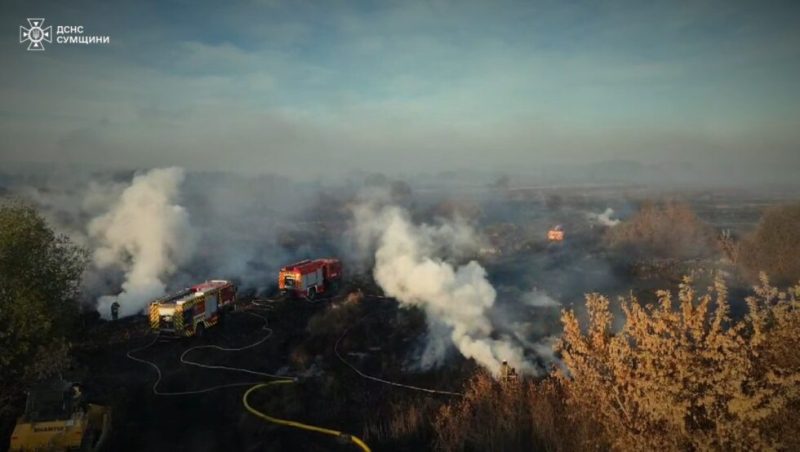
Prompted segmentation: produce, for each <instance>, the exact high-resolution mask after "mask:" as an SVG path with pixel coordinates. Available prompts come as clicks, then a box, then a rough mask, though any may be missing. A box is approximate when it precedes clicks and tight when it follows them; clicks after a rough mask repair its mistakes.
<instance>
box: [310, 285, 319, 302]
mask: <svg viewBox="0 0 800 452" xmlns="http://www.w3.org/2000/svg"><path fill="white" fill-rule="evenodd" d="M316 297H317V289H316V288H314V287H311V288H309V289H308V299H309V300H313V299H314V298H316Z"/></svg>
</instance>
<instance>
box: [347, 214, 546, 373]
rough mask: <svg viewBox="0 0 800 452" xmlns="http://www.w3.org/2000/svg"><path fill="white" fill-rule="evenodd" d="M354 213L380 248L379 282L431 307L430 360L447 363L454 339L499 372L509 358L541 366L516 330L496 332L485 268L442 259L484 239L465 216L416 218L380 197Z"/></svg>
mask: <svg viewBox="0 0 800 452" xmlns="http://www.w3.org/2000/svg"><path fill="white" fill-rule="evenodd" d="M354 217H355V229H356V233H357V237H358V239H359V240H360V244H361V245H365V244H368V245H370V246H371V247H374V249H375V252H374V258H375V266H374V269H373V275H374V278H375V281H376V282H377V283H378V284H379V285H380V286H381V288H382V289H383V290H384V292H385V293H386V295H388V296H390V297H393V298H396V299H397V300H398V301H399V302H400V303H402V304H404V305H409V306H418V307H420V308H422V309H423V310H424V311H425V313H426V317H427V321H428V326H429V328H428V330H429V331H428V344H427V347H426V350H425V351H424V353H423V357H422V361H423V365H424V364H436V363H440V362H441V361H442V360H443V358H444V356H443V355H444V353H445V352H446V350H447V348H448V344H449V343H452V344H453V345H455V346H456V348H457V349H458V350H459V351H460V352H461V354H462V355H464V356H465V357H467V358H473V359H474V360H475V361H476V362H477V363H478V364H480V365H481V366H483V367H485V368H487V369H489V370H490V371H491V372H493V373H495V374H497V373H498V372H499V371H500V366H501V363H502V361H508V362H509V364H510V365H512V366H514V367H516V368H517V369H519V370H520V371H522V372H534V371H535V368H534V366H533V365H531V364H530V363H529V362H527V361H526V359H525V356H524V352H523V349H522V347H520V346H519V345H518V344H517V343H516V342H515V341H514V340H513V339H512V338H511V337H496V336H495V334H496V331H495V328H494V326H493V325H492V323H491V320H490V318H489V315H488V314H489V311H490V310H491V308H492V306H493V305H494V303H495V299H496V295H497V294H496V292H495V289H494V287H492V285H491V284H490V283H489V281H488V279H487V276H486V271H485V270H484V268H483V267H481V266H480V265H479V264H478V263H477V262H475V261H469V262H468V263H466V264H464V265H454V264H452V263H450V262H448V261H446V260H444V259H443V258H442V256H443V255H444V256H448V257H452V255H453V253H455V252H456V250H457V249H459V248H461V247H463V246H464V244H466V243H472V244H475V243H477V240H475V237H474V234H473V233H472V232H471V229H469V228H468V227H467V226H466V225H465V224H459V223H455V224H449V223H446V224H442V225H438V226H433V225H427V224H422V225H415V224H413V223H412V222H411V220H410V218H409V214H408V213H407V212H406V211H405V210H404V209H401V208H399V207H396V206H380V205H379V204H378V203H376V202H366V203H362V204H360V205H358V206H357V207H356V208H355V209H354ZM468 237H472V240H467V238H468Z"/></svg>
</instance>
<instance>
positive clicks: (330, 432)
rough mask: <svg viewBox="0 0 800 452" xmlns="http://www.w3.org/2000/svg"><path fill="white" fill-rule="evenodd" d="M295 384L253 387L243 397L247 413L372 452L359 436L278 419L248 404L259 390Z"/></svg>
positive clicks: (280, 383)
mask: <svg viewBox="0 0 800 452" xmlns="http://www.w3.org/2000/svg"><path fill="white" fill-rule="evenodd" d="M294 382H295V380H290V379H286V380H275V381H270V382H269V383H261V384H257V385H255V386H253V387H251V388H250V389H248V390H247V391H246V392H245V393H244V395H243V396H242V403H243V404H244V407H245V408H246V409H247V411H249V412H250V414H252V415H254V416H256V417H259V418H261V419H264V420H265V421H267V422H271V423H273V424H278V425H285V426H287V427H292V428H299V429H301V430H308V431H311V432H317V433H323V434H325V435H330V436H334V437H336V438H338V439H340V440H345V441H348V442H351V443H353V444H355V445H356V446H358V447H360V448H361V450H363V451H364V452H371V451H370V448H369V446H367V444H366V443H365V442H364V441H362V440H361V438H359V437H357V436H353V435H350V434H347V433H344V432H340V431H338V430H332V429H329V428H324V427H317V426H315V425H308V424H303V423H302V422H297V421H290V420H288V419H278V418H276V417H272V416H268V415H266V414H264V413H262V412H260V411H258V410H256V409H255V408H253V407H252V406H250V403H248V401H247V397H248V396H249V395H250V393H252V392H255V391H257V390H259V389H262V388H266V387H267V386H272V385H285V384H293V383H294Z"/></svg>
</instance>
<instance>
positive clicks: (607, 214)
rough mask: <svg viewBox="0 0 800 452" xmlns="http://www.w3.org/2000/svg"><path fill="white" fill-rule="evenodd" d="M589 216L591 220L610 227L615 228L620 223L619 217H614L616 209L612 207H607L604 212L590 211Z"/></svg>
mask: <svg viewBox="0 0 800 452" xmlns="http://www.w3.org/2000/svg"><path fill="white" fill-rule="evenodd" d="M587 216H588V217H589V219H590V220H592V221H594V222H596V223H598V224H600V225H603V226H606V227H609V228H613V227H614V226H616V225H618V224H619V223H620V220H619V219H618V218H612V216H614V209H612V208H611V207H608V208H606V210H605V211H604V212H603V213H589V214H587Z"/></svg>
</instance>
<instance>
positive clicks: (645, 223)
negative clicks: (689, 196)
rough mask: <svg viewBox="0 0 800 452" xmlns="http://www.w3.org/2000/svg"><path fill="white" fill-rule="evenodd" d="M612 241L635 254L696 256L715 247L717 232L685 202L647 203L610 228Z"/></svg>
mask: <svg viewBox="0 0 800 452" xmlns="http://www.w3.org/2000/svg"><path fill="white" fill-rule="evenodd" d="M606 240H607V242H608V244H609V245H610V246H611V247H612V248H615V249H618V250H621V251H623V252H624V253H625V254H631V255H633V256H635V257H641V256H648V257H654V258H659V259H692V258H698V257H704V256H707V255H709V254H710V253H711V252H712V251H713V250H714V246H713V243H714V233H713V230H712V228H711V227H710V226H708V225H707V224H705V223H703V222H702V221H700V219H699V218H697V215H695V213H694V211H693V210H692V208H691V206H689V205H688V204H686V203H682V202H673V201H671V202H666V203H663V204H656V203H652V202H647V203H645V204H643V205H642V206H641V208H640V209H639V211H638V212H637V213H636V214H635V215H634V216H632V217H631V218H629V219H628V220H626V221H624V222H623V223H621V224H620V225H618V226H616V227H614V228H611V229H609V230H608V233H607V235H606Z"/></svg>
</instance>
